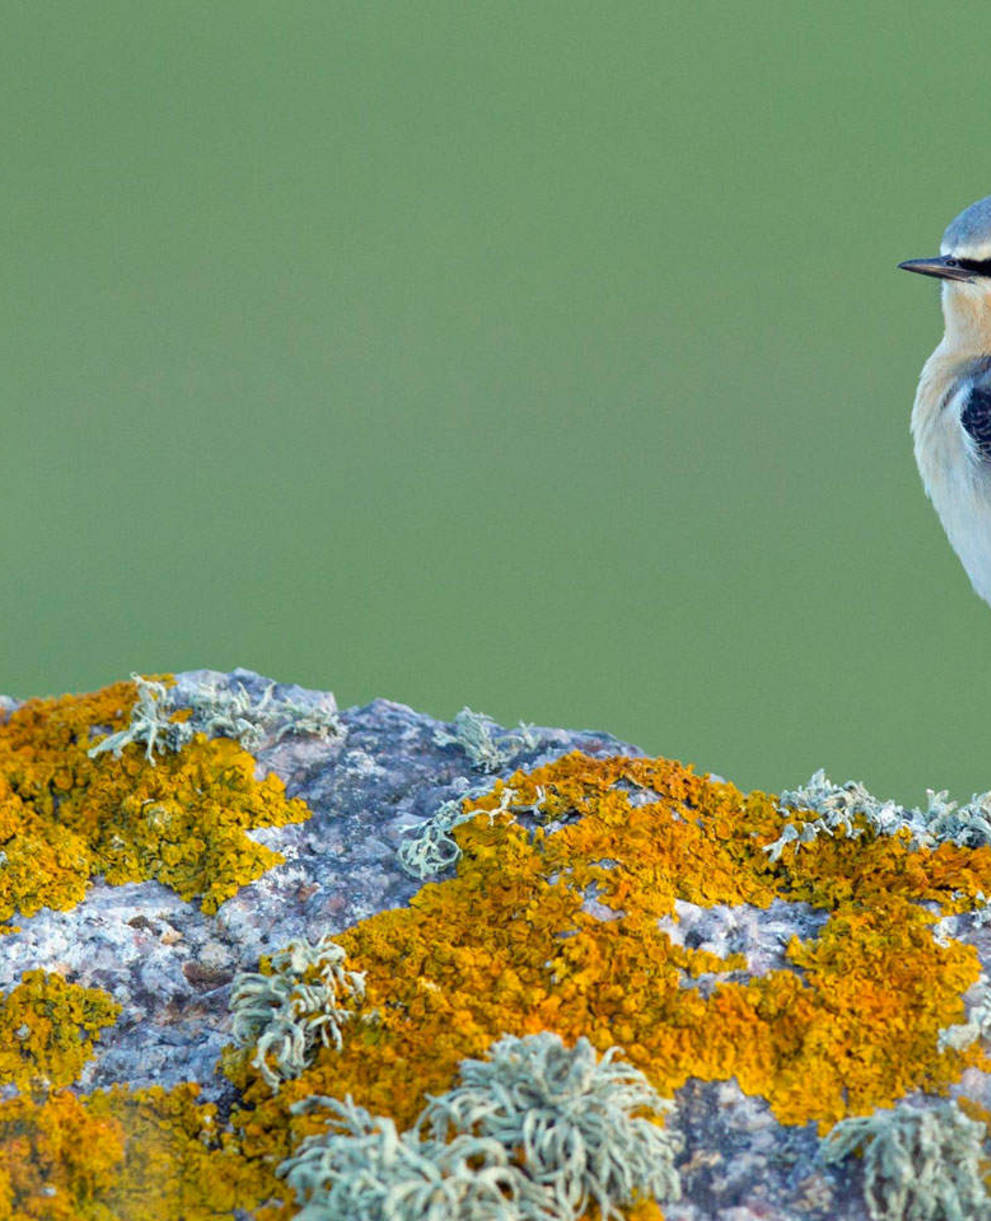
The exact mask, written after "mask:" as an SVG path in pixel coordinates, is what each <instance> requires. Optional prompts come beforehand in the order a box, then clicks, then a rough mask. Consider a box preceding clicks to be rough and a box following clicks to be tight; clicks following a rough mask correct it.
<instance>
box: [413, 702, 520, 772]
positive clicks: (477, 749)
mask: <svg viewBox="0 0 991 1221" xmlns="http://www.w3.org/2000/svg"><path fill="white" fill-rule="evenodd" d="M539 741H540V739H539V738H538V737H537V735H536V734H535V733H534V732H533V726H532V725H525V724H524V723H523V722H522V721H521V722H520V726H519V729H501V728H500V727H499V726H498V725H497V724H496V722H495V721H494V720H493V719H492V718H491V717H490V716H486V715H485V713H484V712H472V710H471V709H470V708H468V707H465V708H462V709H461V711H460V712H459V713H458V715H457V716H456V717H455V718H454V733H453V734H452V733H447V732H446V731H445V730H442V729H439V730H437V731H436V732H435V734H434V743H435V744H436V745H437V746H458V747H460V748H461V750H463V751H464V752H465V754H466V755H467V756H468V758H469V759H470V760H471V765H472V767H473V768H474V769H475V770H476V771H479V772H497V771H499V770H500V768H503V767H505V766H506V765H507V764H509V763H511V762H512V760H513V759H515V758H516V756H517V755H518V754H520V752H521V751H524V750H533V749H534V747H536V746H537V745H538V743H539Z"/></svg>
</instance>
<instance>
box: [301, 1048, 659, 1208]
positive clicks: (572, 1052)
mask: <svg viewBox="0 0 991 1221" xmlns="http://www.w3.org/2000/svg"><path fill="white" fill-rule="evenodd" d="M617 1055H618V1049H616V1048H610V1049H609V1051H607V1052H606V1053H605V1055H603V1056H602V1058H601V1059H598V1058H597V1056H596V1053H595V1049H594V1048H593V1047H592V1045H591V1043H589V1042H588V1040H587V1039H584V1038H582V1039H579V1040H578V1042H577V1043H576V1044H575V1046H574V1047H573V1048H570V1049H569V1048H566V1047H565V1046H564V1044H563V1043H562V1041H561V1039H560V1037H559V1036H558V1035H555V1034H550V1033H547V1032H544V1033H541V1034H537V1035H528V1036H526V1037H524V1038H517V1037H515V1036H510V1035H507V1036H505V1037H504V1038H502V1039H500V1040H499V1042H497V1043H496V1044H494V1045H493V1047H492V1049H491V1051H490V1058H489V1059H488V1060H465V1061H463V1062H462V1064H461V1068H460V1074H459V1083H458V1085H456V1086H455V1087H454V1088H453V1089H451V1090H449V1091H448V1092H447V1093H446V1094H442V1095H440V1096H439V1097H436V1098H430V1100H429V1102H428V1104H427V1106H426V1107H425V1108H424V1110H423V1111H422V1112H421V1114H420V1116H419V1118H418V1119H417V1121H416V1123H415V1124H414V1125H413V1127H412V1128H411V1129H409V1130H408V1131H406V1132H402V1133H399V1132H397V1131H396V1128H395V1125H394V1124H393V1123H392V1121H391V1120H389V1119H386V1118H373V1117H372V1116H370V1115H369V1114H368V1113H367V1112H366V1111H364V1110H363V1109H362V1108H360V1107H356V1106H355V1105H354V1104H353V1102H352V1101H351V1099H350V1098H348V1099H347V1101H346V1102H343V1103H342V1102H339V1101H338V1100H336V1099H332V1098H322V1097H315V1098H309V1099H306V1100H304V1101H303V1102H302V1103H297V1104H296V1105H295V1106H294V1107H293V1110H294V1111H296V1112H297V1113H299V1112H300V1111H304V1110H305V1111H311V1110H314V1109H316V1108H318V1107H323V1108H325V1109H326V1111H327V1112H328V1114H327V1120H328V1131H327V1133H326V1134H320V1135H317V1136H309V1137H307V1138H306V1139H305V1140H304V1141H303V1142H302V1144H301V1145H300V1148H299V1150H298V1151H297V1152H296V1153H295V1154H294V1155H293V1156H292V1157H291V1158H289V1159H287V1160H286V1161H285V1162H283V1163H282V1164H281V1166H280V1167H279V1170H278V1173H279V1174H280V1175H283V1176H285V1178H286V1180H287V1182H288V1183H289V1185H290V1186H291V1187H292V1188H293V1190H294V1191H295V1192H296V1196H297V1200H298V1201H299V1203H300V1204H302V1205H303V1206H304V1207H303V1210H302V1211H301V1212H300V1213H298V1214H297V1216H299V1217H300V1218H304V1219H305V1221H346V1219H350V1218H357V1217H361V1218H363V1219H364V1221H414V1219H415V1221H455V1219H456V1221H499V1219H501V1221H576V1219H577V1218H578V1217H580V1216H582V1215H583V1214H585V1213H586V1212H587V1211H588V1209H589V1208H590V1207H592V1206H593V1205H594V1206H596V1207H597V1208H598V1209H599V1212H600V1215H601V1217H602V1218H603V1221H611V1219H614V1218H619V1217H620V1216H621V1213H620V1212H619V1209H620V1208H622V1207H625V1206H628V1205H630V1204H631V1203H633V1202H634V1200H635V1199H637V1198H641V1197H645V1198H654V1199H656V1200H659V1201H662V1202H663V1201H665V1200H677V1199H678V1198H679V1196H680V1181H679V1178H678V1175H677V1172H676V1171H675V1169H674V1157H675V1154H676V1153H677V1151H678V1150H679V1148H680V1141H679V1140H678V1138H677V1137H676V1136H674V1135H673V1134H671V1133H669V1132H667V1131H666V1130H665V1129H664V1128H662V1127H660V1126H658V1124H657V1123H656V1122H655V1118H656V1117H658V1116H660V1115H661V1114H662V1113H663V1112H665V1111H668V1110H670V1108H671V1103H670V1102H668V1101H666V1100H665V1099H662V1098H661V1097H660V1096H659V1095H658V1094H657V1093H656V1091H655V1090H654V1089H653V1088H652V1087H651V1086H650V1085H649V1084H648V1082H647V1080H646V1078H645V1077H644V1076H643V1074H642V1073H641V1072H640V1071H639V1070H638V1069H635V1068H633V1067H632V1066H631V1065H629V1064H627V1063H625V1062H622V1061H619V1060H617Z"/></svg>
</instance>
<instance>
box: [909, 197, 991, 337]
mask: <svg viewBox="0 0 991 1221" xmlns="http://www.w3.org/2000/svg"><path fill="white" fill-rule="evenodd" d="M898 266H899V267H901V268H902V269H903V270H904V271H915V272H918V273H919V274H920V275H923V276H936V277H937V278H938V279H940V280H942V281H943V314H944V316H945V318H946V325H947V335H948V336H950V335H951V332H952V333H954V334H955V337H956V338H957V339H958V340H959V342H961V343H962V344H964V345H965V346H968V347H970V346H973V344H974V342H975V340H977V339H978V337H979V339H980V343H979V344H978V346H980V347H982V348H986V347H987V343H988V332H989V328H991V195H989V196H987V197H986V198H985V199H979V200H978V201H977V203H975V204H971V205H970V207H969V208H965V209H964V210H963V211H962V212H961V213H960V215H959V216H956V217H954V218H953V220H951V221H950V223H949V225H947V227H946V232H945V233H944V234H943V241H942V243H941V245H940V248H939V254H938V255H936V256H934V257H933V258H929V259H908V260H907V261H906V262H904V263H899V264H898Z"/></svg>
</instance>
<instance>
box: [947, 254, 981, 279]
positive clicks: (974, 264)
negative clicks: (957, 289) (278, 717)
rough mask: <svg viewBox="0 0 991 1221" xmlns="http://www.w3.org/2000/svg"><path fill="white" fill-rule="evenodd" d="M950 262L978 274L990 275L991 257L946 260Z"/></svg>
mask: <svg viewBox="0 0 991 1221" xmlns="http://www.w3.org/2000/svg"><path fill="white" fill-rule="evenodd" d="M948 261H949V262H950V263H951V264H955V265H956V266H957V267H963V268H964V270H966V271H973V272H974V273H975V274H976V275H979V276H991V259H954V258H951V259H949V260H948Z"/></svg>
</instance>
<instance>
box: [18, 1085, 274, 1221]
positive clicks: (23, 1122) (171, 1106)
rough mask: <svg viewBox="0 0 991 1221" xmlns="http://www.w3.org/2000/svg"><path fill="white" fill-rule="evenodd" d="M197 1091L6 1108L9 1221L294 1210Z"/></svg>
mask: <svg viewBox="0 0 991 1221" xmlns="http://www.w3.org/2000/svg"><path fill="white" fill-rule="evenodd" d="M197 1088H198V1087H197V1086H195V1085H181V1086H177V1087H176V1088H175V1089H173V1090H169V1091H165V1090H161V1089H157V1088H152V1089H148V1090H137V1091H134V1092H130V1091H128V1090H125V1089H120V1088H117V1089H113V1090H108V1091H103V1090H101V1091H98V1092H97V1093H95V1094H92V1095H90V1096H89V1097H83V1098H76V1097H74V1096H73V1095H72V1094H69V1093H68V1092H64V1091H63V1092H59V1093H55V1094H52V1095H51V1097H49V1098H48V1099H47V1100H46V1101H45V1102H44V1103H41V1104H36V1103H33V1102H29V1101H27V1100H26V1099H21V1098H17V1099H14V1100H13V1101H11V1102H4V1103H0V1221H23V1219H26V1218H39V1219H44V1221H163V1219H167V1218H173V1219H175V1221H179V1219H180V1218H181V1219H182V1221H212V1219H218V1218H222V1217H223V1218H229V1217H231V1216H232V1215H233V1210H234V1208H235V1207H236V1206H237V1207H241V1208H246V1209H251V1208H255V1207H256V1206H258V1205H261V1204H263V1203H264V1202H265V1201H266V1200H267V1199H269V1198H271V1200H272V1202H273V1205H275V1206H276V1207H279V1205H280V1204H282V1203H285V1201H286V1200H287V1197H288V1193H287V1191H286V1188H285V1187H284V1185H283V1184H281V1183H280V1182H279V1181H278V1180H277V1179H276V1178H275V1176H274V1175H273V1173H272V1170H271V1168H270V1167H268V1166H266V1165H264V1164H263V1163H261V1162H254V1163H252V1162H248V1161H246V1160H245V1159H244V1158H242V1157H241V1156H240V1155H239V1151H238V1149H237V1145H236V1143H235V1141H234V1139H233V1137H232V1136H231V1135H230V1134H224V1133H219V1132H218V1130H217V1126H218V1125H217V1123H216V1108H215V1107H214V1106H212V1105H209V1104H208V1105H200V1104H198V1103H197V1102H196V1094H197ZM254 1215H255V1216H257V1217H258V1218H259V1219H260V1221H263V1219H264V1218H265V1217H266V1216H269V1217H270V1216H272V1215H273V1212H272V1210H271V1209H269V1208H263V1209H262V1210H261V1211H259V1212H257V1213H255V1214H254Z"/></svg>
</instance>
